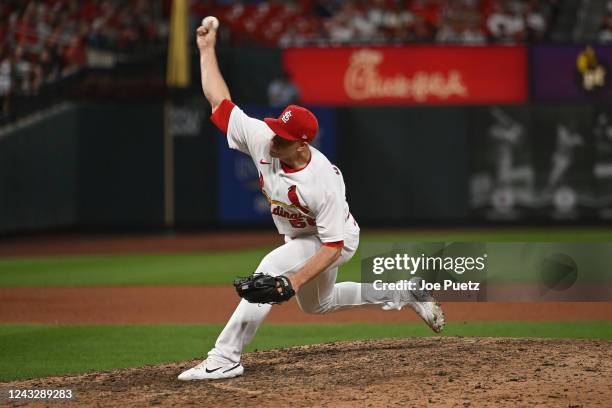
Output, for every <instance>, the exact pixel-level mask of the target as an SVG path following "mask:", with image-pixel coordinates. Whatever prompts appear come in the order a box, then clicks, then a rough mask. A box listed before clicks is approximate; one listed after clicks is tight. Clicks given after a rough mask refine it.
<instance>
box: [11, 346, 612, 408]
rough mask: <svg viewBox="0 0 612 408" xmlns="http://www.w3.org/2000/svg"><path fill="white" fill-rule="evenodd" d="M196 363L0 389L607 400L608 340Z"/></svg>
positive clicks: (350, 401) (304, 399)
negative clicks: (218, 367)
mask: <svg viewBox="0 0 612 408" xmlns="http://www.w3.org/2000/svg"><path fill="white" fill-rule="evenodd" d="M197 362H198V361H188V362H184V363H180V364H168V365H160V366H146V367H141V368H132V369H125V370H114V371H109V372H102V373H90V374H84V375H78V376H69V377H54V378H44V379H37V380H29V381H20V382H11V383H3V384H0V389H3V390H6V389H8V388H13V389H15V388H20V389H24V388H41V389H42V388H45V389H49V388H70V389H72V390H73V391H74V393H75V400H74V401H73V403H72V404H70V406H142V405H155V406H171V405H193V406H206V407H237V406H247V407H260V408H261V407H278V406H292V407H307V406H317V407H388V406H401V407H404V406H415V407H421V406H427V405H429V406H436V407H438V406H443V407H445V406H463V407H467V406H484V405H493V406H504V405H505V406H517V405H518V406H537V405H540V406H564V407H586V406H589V407H590V406H606V405H607V404H608V403H609V402H610V401H611V400H612V389H610V383H609V379H610V378H611V376H612V342H610V341H600V340H551V339H519V338H505V339H502V338H457V337H427V338H410V339H403V340H376V341H374V340H370V341H356V342H343V343H331V344H324V345H314V346H303V347H294V348H288V349H280V350H274V351H261V352H253V353H247V354H245V355H244V356H243V365H244V367H245V375H244V376H243V377H238V378H234V379H229V380H222V381H215V382H189V383H184V382H181V381H178V380H177V379H176V376H177V375H178V373H180V372H181V371H182V370H184V369H186V368H188V367H191V366H192V365H194V364H196V363H197ZM0 395H2V396H3V397H4V398H5V400H4V401H2V398H0V403H3V402H4V403H5V402H7V401H6V395H7V393H6V391H3V392H2V393H0ZM10 404H13V406H17V405H19V406H22V405H24V402H23V401H20V402H9V405H10ZM33 405H38V406H44V405H46V404H45V403H44V402H38V403H35V404H33ZM49 405H50V406H55V404H54V403H53V402H51V403H50V404H49Z"/></svg>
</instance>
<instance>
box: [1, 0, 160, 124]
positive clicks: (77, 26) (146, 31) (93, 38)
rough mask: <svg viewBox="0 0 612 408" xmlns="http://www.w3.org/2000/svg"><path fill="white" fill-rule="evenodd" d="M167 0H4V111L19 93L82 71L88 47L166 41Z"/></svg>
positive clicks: (129, 47) (141, 46)
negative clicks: (164, 10)
mask: <svg viewBox="0 0 612 408" xmlns="http://www.w3.org/2000/svg"><path fill="white" fill-rule="evenodd" d="M163 4H164V2H162V1H159V0H158V1H155V0H129V1H119V0H81V1H79V0H27V1H24V0H1V1H0V98H1V99H2V111H1V113H2V115H0V116H5V117H6V116H8V115H9V113H10V100H11V99H14V97H15V96H20V97H31V96H36V95H38V94H39V93H40V92H41V90H42V89H43V87H44V86H46V85H48V84H53V83H55V82H57V81H58V80H59V79H61V78H64V77H67V76H70V75H71V74H74V73H76V72H78V71H79V70H80V69H81V68H82V67H84V66H85V65H86V63H87V57H88V52H87V51H88V50H91V49H99V50H107V51H111V52H117V53H130V52H132V51H134V50H137V49H138V50H146V49H148V48H150V47H154V46H157V45H160V44H162V43H163V40H164V37H165V36H166V35H167V33H166V32H165V31H164V30H163V27H166V26H167V15H166V16H165V18H164V15H163V14H164V13H163V8H164V7H163ZM160 28H161V29H160Z"/></svg>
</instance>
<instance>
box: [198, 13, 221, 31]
mask: <svg viewBox="0 0 612 408" xmlns="http://www.w3.org/2000/svg"><path fill="white" fill-rule="evenodd" d="M202 27H205V28H206V29H208V30H212V31H217V28H219V20H218V19H217V17H214V16H208V17H204V18H203V19H202Z"/></svg>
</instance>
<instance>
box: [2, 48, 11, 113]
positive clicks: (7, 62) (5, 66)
mask: <svg viewBox="0 0 612 408" xmlns="http://www.w3.org/2000/svg"><path fill="white" fill-rule="evenodd" d="M0 49H1V50H2V51H1V52H0V104H1V105H0V106H1V108H2V111H1V112H2V115H0V118H7V117H8V116H9V113H10V97H11V90H12V84H13V81H12V75H13V61H12V60H11V57H10V54H9V53H8V51H7V50H6V48H0Z"/></svg>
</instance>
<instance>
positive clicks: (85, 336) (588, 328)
mask: <svg viewBox="0 0 612 408" xmlns="http://www.w3.org/2000/svg"><path fill="white" fill-rule="evenodd" d="M221 328H222V326H221V325H218V324H203V325H177V324H163V325H95V326H89V325H88V326H53V325H38V324H3V325H0V381H11V380H17V379H26V378H36V377H45V376H54V375H65V374H76V373H83V372H87V371H98V370H109V369H113V368H125V367H135V366H142V365H147V364H161V363H167V362H173V361H182V360H187V359H192V358H196V357H202V356H203V354H204V352H205V351H207V350H208V349H209V348H210V347H211V346H212V345H213V342H214V339H215V338H216V336H217V335H218V333H219V331H220V330H221ZM431 334H432V333H431V331H430V330H429V329H428V328H427V327H426V326H425V325H423V324H418V323H411V324H401V325H398V324H375V323H363V324H356V323H350V324H349V323H345V324H291V325H289V324H285V325H283V324H269V325H264V326H262V327H261V328H260V330H259V331H258V332H257V336H256V337H255V339H254V341H253V343H252V344H251V345H250V346H249V347H248V348H247V351H252V350H255V349H259V350H264V349H275V348H280V347H289V346H295V345H304V344H316V343H323V342H330V341H340V340H351V339H370V338H403V337H412V336H429V335H431ZM444 335H445V336H494V337H495V336H512V337H547V338H589V339H591V338H596V339H612V321H603V322H601V321H592V322H562V323H561V322H538V323H535V322H483V323H450V324H449V325H448V326H447V328H446V329H445V333H444Z"/></svg>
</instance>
